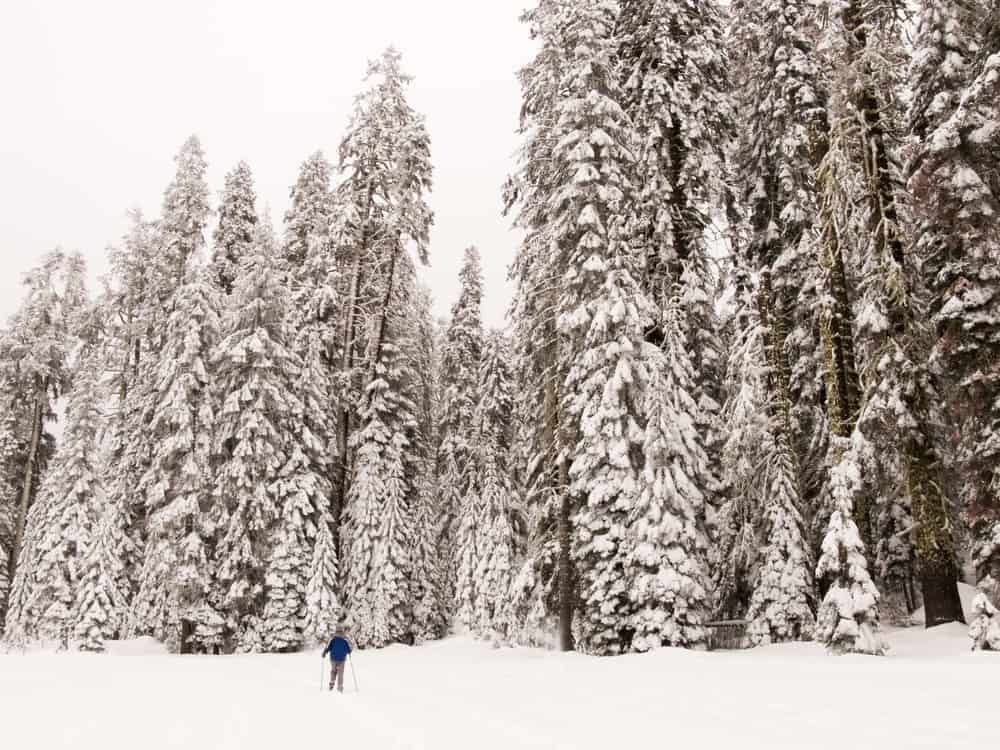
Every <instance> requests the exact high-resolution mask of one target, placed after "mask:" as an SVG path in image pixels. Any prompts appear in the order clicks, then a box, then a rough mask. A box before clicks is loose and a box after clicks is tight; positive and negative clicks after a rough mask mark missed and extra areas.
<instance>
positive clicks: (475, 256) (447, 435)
mask: <svg viewBox="0 0 1000 750" xmlns="http://www.w3.org/2000/svg"><path fill="white" fill-rule="evenodd" d="M459 283H460V289H461V291H460V292H459V297H458V300H457V301H456V302H455V304H454V305H453V306H452V309H451V320H450V322H449V324H448V328H447V331H446V332H445V337H444V342H443V346H442V351H441V381H442V383H443V384H444V394H443V396H442V398H441V424H440V427H439V430H440V434H441V462H442V474H441V482H440V487H441V493H442V495H441V498H440V507H441V511H442V513H443V515H444V525H443V527H442V532H443V534H444V538H443V539H442V541H441V548H442V549H443V550H446V554H448V555H449V556H450V557H451V562H450V565H449V567H450V572H449V580H448V582H447V583H448V589H449V590H450V591H451V595H452V596H453V597H454V608H455V610H456V613H457V616H458V619H459V621H460V622H461V623H462V624H463V625H464V626H465V627H466V628H472V627H473V625H474V620H475V611H476V605H475V598H476V579H477V577H476V570H477V568H478V566H479V553H478V550H477V543H476V542H477V537H478V534H479V523H480V519H481V516H482V509H481V508H480V507H479V506H480V498H479V487H478V486H477V480H478V478H479V473H480V468H479V467H478V466H477V465H476V462H475V459H476V452H475V445H474V443H475V435H474V431H473V428H474V417H475V410H476V404H477V402H478V400H479V366H480V361H481V359H482V353H483V327H482V299H483V272H482V265H481V262H480V258H479V251H478V250H477V249H476V248H475V247H470V248H468V249H466V251H465V255H464V257H463V260H462V269H461V271H460V272H459Z"/></svg>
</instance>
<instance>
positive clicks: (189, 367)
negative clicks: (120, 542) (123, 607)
mask: <svg viewBox="0 0 1000 750" xmlns="http://www.w3.org/2000/svg"><path fill="white" fill-rule="evenodd" d="M214 270H215V269H213V274H212V275H213V278H212V279H209V278H208V273H207V272H205V271H202V270H200V269H191V270H190V271H189V272H188V277H187V279H186V280H185V281H184V283H183V284H182V285H181V286H180V287H179V288H178V289H177V291H176V292H175V293H174V295H173V296H172V297H171V299H170V303H169V304H170V310H169V316H168V317H167V319H166V327H165V330H164V331H163V336H162V348H161V350H160V353H159V356H158V357H157V358H156V360H155V362H154V364H153V372H152V373H151V381H150V388H149V390H148V398H149V407H148V408H149V422H148V425H147V427H146V434H148V436H149V438H150V440H151V446H150V447H151V452H150V459H149V466H148V468H147V469H146V471H145V473H144V475H143V476H142V478H141V479H140V481H139V485H138V487H137V490H138V491H139V492H140V493H141V494H142V496H143V498H144V500H143V502H144V505H145V511H146V519H147V521H146V545H145V549H144V551H143V556H142V559H143V563H142V571H141V573H140V574H139V578H138V581H139V588H138V592H137V594H136V597H135V600H134V602H133V610H132V614H131V618H130V619H131V622H130V631H131V632H132V633H135V634H142V635H153V636H154V637H156V638H157V639H158V640H160V641H162V642H164V643H167V644H169V645H170V647H171V648H173V649H175V650H177V651H180V653H190V652H192V651H194V650H198V651H211V650H214V649H216V648H218V647H219V646H220V645H221V635H222V632H221V631H222V618H221V617H220V615H219V614H218V613H217V612H216V611H215V609H214V607H213V605H212V603H211V602H210V597H211V594H212V592H213V590H214V588H215V584H214V569H213V566H212V563H211V555H212V549H213V547H214V542H215V534H216V530H217V527H218V525H219V523H220V522H221V521H222V519H223V516H222V515H221V514H220V509H219V508H218V506H217V500H216V498H215V497H213V489H214V488H213V480H212V463H211V457H212V439H213V431H214V425H215V420H216V417H217V413H218V409H217V407H216V404H215V402H214V398H215V394H214V393H213V391H212V371H211V369H210V361H211V357H212V354H213V351H214V348H215V346H216V345H217V344H218V342H219V339H220V321H219V306H220V299H219V291H217V289H216V287H214V286H213V284H212V282H213V281H215V274H214Z"/></svg>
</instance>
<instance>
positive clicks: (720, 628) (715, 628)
mask: <svg viewBox="0 0 1000 750" xmlns="http://www.w3.org/2000/svg"><path fill="white" fill-rule="evenodd" d="M747 625H748V623H747V621H746V620H715V621H713V622H706V623H705V629H706V630H707V631H708V637H707V638H706V643H707V645H708V650H709V651H720V650H732V649H742V648H749V647H750V642H749V640H748V639H747Z"/></svg>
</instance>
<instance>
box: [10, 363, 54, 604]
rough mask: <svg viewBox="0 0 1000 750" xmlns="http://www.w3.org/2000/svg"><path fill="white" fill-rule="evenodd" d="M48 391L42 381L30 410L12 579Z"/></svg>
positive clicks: (12, 559) (11, 577)
mask: <svg viewBox="0 0 1000 750" xmlns="http://www.w3.org/2000/svg"><path fill="white" fill-rule="evenodd" d="M47 393H48V383H47V382H45V383H42V384H41V387H40V388H39V390H38V391H37V392H36V394H35V404H34V407H33V408H32V412H31V442H30V443H29V445H28V459H27V461H25V465H24V480H23V484H22V485H21V501H20V503H19V504H18V508H17V521H16V522H15V526H14V541H13V546H12V547H11V553H10V554H11V568H10V579H11V580H12V581H13V580H14V574H15V573H16V572H17V565H18V563H19V562H20V557H21V547H22V545H23V544H24V528H25V524H26V523H27V520H28V508H29V506H30V504H31V487H32V481H33V480H34V477H35V464H36V462H37V461H38V446H39V444H40V442H41V439H42V419H43V418H44V416H45V413H44V404H43V401H44V400H45V395H46V394H47ZM4 609H6V607H5V608H4Z"/></svg>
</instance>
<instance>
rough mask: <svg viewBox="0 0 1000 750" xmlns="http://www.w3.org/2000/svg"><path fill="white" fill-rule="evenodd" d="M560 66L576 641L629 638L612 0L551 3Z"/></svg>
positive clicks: (632, 343)
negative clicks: (563, 56) (562, 52)
mask: <svg viewBox="0 0 1000 750" xmlns="http://www.w3.org/2000/svg"><path fill="white" fill-rule="evenodd" d="M557 12H558V14H557V16H556V28H557V29H558V33H559V34H560V35H561V38H562V39H563V40H564V43H565V45H566V48H567V49H568V50H570V52H569V53H568V55H567V60H566V66H565V68H564V70H563V74H562V77H561V80H560V86H559V91H560V92H561V94H562V97H561V98H560V100H559V101H558V102H557V104H556V107H555V113H556V116H557V123H556V125H555V127H554V128H553V137H555V139H556V145H555V147H554V149H553V152H552V155H553V158H555V159H556V160H558V167H557V169H558V171H559V172H560V173H562V174H563V175H564V180H563V182H562V183H561V184H559V185H558V186H557V187H556V189H555V190H554V192H553V193H552V194H551V195H550V196H549V197H548V200H549V203H550V207H551V218H552V225H553V226H552V242H553V246H554V248H555V249H556V252H557V253H559V255H560V259H561V261H562V263H564V264H565V265H564V266H563V273H562V278H561V280H560V287H559V299H558V302H557V304H558V311H559V315H558V318H557V326H558V330H559V333H560V335H561V337H562V347H561V351H560V356H561V358H562V359H563V362H564V363H565V365H564V366H565V367H566V370H568V374H567V377H566V382H565V386H564V390H563V396H562V397H563V399H564V401H565V405H564V409H565V412H566V414H567V415H568V417H569V419H570V420H571V421H570V422H569V423H568V424H566V425H563V430H564V431H565V433H566V435H567V450H568V451H569V454H568V455H569V458H570V459H571V461H572V464H571V466H570V469H569V477H570V482H571V485H570V492H571V495H572V496H573V497H574V498H578V499H579V508H578V510H577V511H576V513H574V516H573V527H574V530H573V534H572V540H573V541H572V553H573V558H574V562H575V565H576V569H577V575H578V580H579V604H578V607H579V611H580V615H581V617H580V619H579V621H578V623H577V627H576V632H577V635H578V639H579V645H580V647H581V648H582V649H583V650H585V651H587V652H590V653H597V654H609V653H621V652H623V651H627V650H628V649H629V648H630V647H631V640H632V622H631V614H632V611H633V606H632V604H631V602H630V601H629V593H628V589H629V585H628V581H627V580H626V578H625V574H626V571H627V568H628V555H629V552H630V548H629V545H630V540H629V539H628V537H627V526H628V511H629V509H631V508H632V507H633V506H634V505H635V503H636V499H637V496H638V493H639V484H638V480H639V476H638V475H639V472H640V470H641V468H642V467H641V463H640V462H639V460H638V459H637V454H638V453H639V448H640V446H641V444H642V429H643V425H644V422H645V419H644V418H643V414H642V408H643V405H644V394H645V392H646V388H647V385H648V380H649V373H648V363H647V354H648V353H647V352H646V351H644V342H643V332H644V325H645V323H646V320H647V319H649V318H651V314H652V310H651V309H650V308H648V307H647V305H648V299H647V297H646V296H645V294H644V292H643V290H642V289H641V287H640V285H639V282H638V281H637V274H638V272H639V270H640V268H641V267H640V265H639V262H638V261H637V260H636V258H635V256H634V254H633V253H632V250H631V248H630V247H629V244H628V243H629V236H628V234H627V231H628V230H627V227H626V221H625V219H624V213H623V212H624V211H625V210H626V207H627V205H628V204H627V202H626V201H627V200H628V199H629V197H630V192H631V190H632V185H631V183H630V182H629V170H630V169H631V166H632V158H633V157H632V153H631V151H630V150H629V147H630V131H629V122H628V118H627V117H626V115H625V113H624V112H623V111H622V109H621V107H620V106H619V104H618V99H619V97H620V90H619V86H618V81H617V70H616V68H615V40H614V37H613V34H612V31H613V27H614V23H615V6H614V5H613V4H611V3H608V2H604V1H603V0H586V1H585V2H580V3H575V4H574V5H573V6H569V5H566V6H561V7H559V8H558V9H557Z"/></svg>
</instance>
